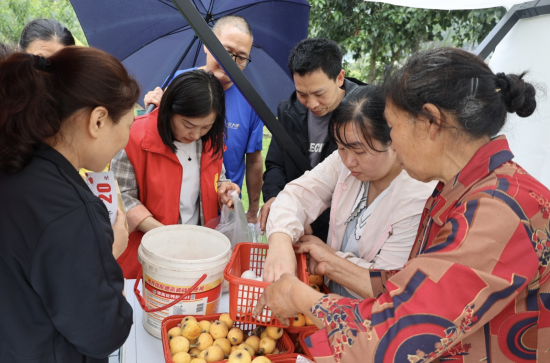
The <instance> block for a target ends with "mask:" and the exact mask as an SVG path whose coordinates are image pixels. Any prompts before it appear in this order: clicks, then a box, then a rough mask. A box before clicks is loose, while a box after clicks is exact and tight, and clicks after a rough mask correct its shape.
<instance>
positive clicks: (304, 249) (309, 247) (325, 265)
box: [294, 235, 340, 278]
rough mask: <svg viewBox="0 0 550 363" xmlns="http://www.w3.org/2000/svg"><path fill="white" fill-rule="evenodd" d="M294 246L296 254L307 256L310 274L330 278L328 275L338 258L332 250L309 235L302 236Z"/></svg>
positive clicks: (318, 239)
mask: <svg viewBox="0 0 550 363" xmlns="http://www.w3.org/2000/svg"><path fill="white" fill-rule="evenodd" d="M294 246H295V247H298V249H297V250H296V253H308V254H309V263H308V270H309V273H310V274H313V275H323V276H327V277H328V278H330V274H331V272H332V271H333V270H334V269H335V267H336V263H337V262H338V261H339V260H338V259H339V258H340V257H338V256H336V250H335V249H334V248H332V247H330V246H329V245H327V244H326V243H324V242H323V241H321V239H320V238H318V237H315V236H311V235H304V236H302V237H301V238H300V240H299V242H298V243H295V244H294Z"/></svg>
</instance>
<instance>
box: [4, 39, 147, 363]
mask: <svg viewBox="0 0 550 363" xmlns="http://www.w3.org/2000/svg"><path fill="white" fill-rule="evenodd" d="M138 95H139V87H138V84H137V82H136V81H135V80H134V79H133V78H132V77H131V76H129V75H128V73H127V72H126V70H125V69H124V67H123V66H122V65H121V64H120V62H119V61H118V60H116V59H115V58H114V57H112V56H110V55H108V54H107V53H104V52H102V51H100V50H97V49H92V48H81V47H67V48H65V49H63V50H61V51H59V52H58V53H56V54H54V55H53V56H52V57H50V58H49V59H45V58H42V57H38V56H33V55H31V54H24V53H16V54H13V55H12V56H10V57H9V58H7V59H6V60H4V61H3V62H1V63H0V104H1V105H2V107H1V108H0V291H1V295H0V296H1V297H0V299H1V308H0V362H2V363H4V362H9V363H15V362H26V363H39V362H40V363H50V362H107V359H108V358H107V357H108V355H109V354H110V353H111V352H113V351H115V350H116V349H118V348H119V347H120V346H121V345H122V344H123V343H124V341H125V340H126V338H127V336H128V334H129V332H130V328H131V326H132V308H131V307H130V305H129V304H128V302H127V301H126V299H125V297H124V296H123V289H124V280H123V277H122V271H121V269H120V267H119V265H118V263H117V262H116V259H115V258H116V257H118V256H119V255H120V254H121V253H122V252H123V251H124V249H125V248H126V245H127V242H128V233H127V231H126V229H125V226H124V219H125V216H124V214H122V213H121V212H120V211H119V212H118V215H117V220H116V222H115V224H114V226H113V227H111V224H110V222H109V216H108V212H107V209H106V207H105V206H104V205H103V203H102V201H100V200H99V199H98V198H97V197H95V196H94V195H93V194H92V192H91V191H90V190H89V189H88V187H87V186H86V184H85V182H84V180H83V179H82V178H81V177H80V176H79V174H78V171H77V170H79V169H80V168H82V167H84V168H87V169H89V170H92V171H101V170H102V169H103V167H104V166H105V165H106V164H107V163H108V162H109V161H110V160H111V159H112V158H113V156H114V155H115V154H116V153H117V152H118V151H119V150H120V149H122V148H124V146H125V145H126V143H127V141H128V136H129V132H130V126H131V124H132V122H133V111H132V109H133V105H134V103H135V101H136V100H137V98H138Z"/></svg>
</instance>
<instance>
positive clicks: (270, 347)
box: [258, 337, 277, 355]
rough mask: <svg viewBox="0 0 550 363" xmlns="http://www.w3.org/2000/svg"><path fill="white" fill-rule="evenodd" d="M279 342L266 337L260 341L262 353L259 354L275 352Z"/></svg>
mask: <svg viewBox="0 0 550 363" xmlns="http://www.w3.org/2000/svg"><path fill="white" fill-rule="evenodd" d="M276 345H277V342H276V341H275V339H273V338H271V337H265V338H262V339H260V351H259V352H258V353H259V354H262V355H265V354H271V353H273V351H274V350H275V347H276Z"/></svg>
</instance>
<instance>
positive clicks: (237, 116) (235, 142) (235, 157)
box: [144, 15, 263, 223]
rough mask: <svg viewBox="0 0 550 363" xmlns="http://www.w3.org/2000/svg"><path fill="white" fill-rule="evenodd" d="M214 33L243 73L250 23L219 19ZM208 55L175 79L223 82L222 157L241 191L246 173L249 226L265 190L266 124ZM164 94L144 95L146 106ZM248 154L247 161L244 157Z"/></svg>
mask: <svg viewBox="0 0 550 363" xmlns="http://www.w3.org/2000/svg"><path fill="white" fill-rule="evenodd" d="M212 31H213V32H214V34H216V36H217V37H218V39H219V40H220V43H222V45H223V46H224V47H225V49H226V50H227V52H228V53H229V55H230V56H231V57H232V58H233V60H234V61H235V62H236V63H237V65H238V66H239V68H241V70H243V69H244V68H245V67H246V66H247V65H248V63H250V62H251V59H250V51H251V49H252V40H253V38H252V30H251V29H250V25H249V24H248V22H247V21H246V20H245V19H244V18H243V17H240V16H237V15H227V16H224V17H222V18H220V19H219V20H218V21H217V22H216V24H215V25H214V26H213V27H212ZM204 51H205V53H206V65H204V66H202V67H196V68H191V69H186V70H182V71H177V72H176V73H175V74H174V78H175V77H176V76H178V75H179V74H181V73H183V72H187V71H190V70H193V69H197V68H198V69H203V70H205V71H207V72H212V74H214V76H215V77H216V78H217V79H218V80H219V81H220V82H221V84H222V86H223V89H224V91H225V109H226V117H227V133H228V135H227V136H228V137H227V141H226V146H227V150H226V152H225V153H224V155H223V164H224V166H225V169H226V177H227V178H228V179H231V181H232V182H234V183H236V184H238V185H239V187H240V188H242V183H243V178H244V176H245V171H246V188H247V190H248V198H249V205H248V212H247V215H246V217H247V219H248V222H249V223H256V220H257V214H258V208H259V204H260V191H261V189H262V174H263V160H262V153H261V150H262V136H263V123H262V120H261V119H260V117H259V116H258V115H257V114H256V112H255V111H254V110H253V109H252V107H250V105H249V104H248V102H247V101H246V100H245V98H244V97H243V96H242V94H241V92H240V91H239V90H238V89H237V87H236V86H233V82H232V81H231V79H230V78H229V76H228V75H227V74H225V72H224V70H223V68H222V67H221V66H220V65H219V64H218V62H217V61H216V59H215V58H214V56H213V55H212V54H210V51H209V50H208V49H207V48H206V47H204ZM162 94H163V91H162V89H161V88H160V87H157V88H155V90H153V91H150V92H148V93H147V94H146V95H145V98H144V103H145V107H146V108H147V106H148V105H149V104H151V103H153V104H155V105H156V106H157V107H158V105H159V104H160V99H161V98H162ZM245 155H246V158H245Z"/></svg>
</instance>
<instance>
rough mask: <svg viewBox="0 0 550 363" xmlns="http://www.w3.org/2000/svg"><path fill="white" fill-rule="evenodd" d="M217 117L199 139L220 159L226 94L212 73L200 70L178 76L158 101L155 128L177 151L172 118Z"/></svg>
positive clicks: (169, 145) (174, 150) (164, 141)
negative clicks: (214, 115) (178, 116)
mask: <svg viewBox="0 0 550 363" xmlns="http://www.w3.org/2000/svg"><path fill="white" fill-rule="evenodd" d="M212 112H214V113H215V114H216V119H215V120H214V125H212V128H211V129H210V130H208V132H207V133H206V135H204V136H203V137H202V138H201V139H202V142H203V144H204V145H205V146H208V147H209V149H208V150H212V153H213V154H214V156H217V157H222V156H223V147H224V146H223V145H224V143H223V141H224V135H225V134H226V128H225V94H224V91H223V86H222V84H221V83H220V81H218V79H217V78H216V77H215V76H214V75H213V74H212V73H206V72H205V71H203V70H201V69H197V70H194V71H189V72H184V73H182V74H180V75H179V76H177V77H176V78H175V79H174V80H173V81H172V83H170V85H169V86H168V89H166V92H164V94H163V95H162V99H161V100H160V107H159V114H158V123H157V128H158V131H159V135H160V138H161V139H162V142H163V143H164V144H165V145H166V146H168V147H169V148H170V149H171V150H172V152H174V153H175V152H176V145H174V133H173V132H172V123H171V121H172V116H174V115H182V116H188V117H206V116H208V115H210V114H211V113H212Z"/></svg>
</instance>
